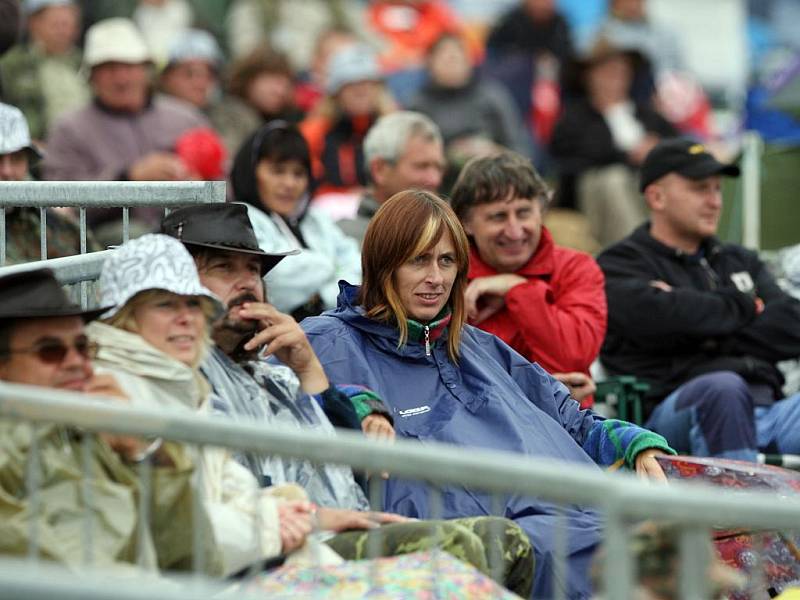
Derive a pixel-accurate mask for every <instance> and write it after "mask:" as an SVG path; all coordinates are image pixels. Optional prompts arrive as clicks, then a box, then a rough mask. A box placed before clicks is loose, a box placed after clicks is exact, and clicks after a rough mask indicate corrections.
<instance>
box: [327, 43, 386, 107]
mask: <svg viewBox="0 0 800 600" xmlns="http://www.w3.org/2000/svg"><path fill="white" fill-rule="evenodd" d="M382 79H383V76H382V75H381V70H380V67H379V66H378V58H377V56H375V53H374V52H373V51H372V48H370V47H369V46H367V45H366V44H352V45H350V46H345V47H344V48H342V49H341V50H339V51H338V52H337V53H336V54H334V55H333V56H332V57H331V59H330V62H329V63H328V78H327V83H326V84H325V91H326V92H327V93H328V94H329V95H331V96H335V95H336V94H338V93H339V90H341V89H342V88H343V87H344V86H346V85H347V84H349V83H357V82H359V81H381V80H382Z"/></svg>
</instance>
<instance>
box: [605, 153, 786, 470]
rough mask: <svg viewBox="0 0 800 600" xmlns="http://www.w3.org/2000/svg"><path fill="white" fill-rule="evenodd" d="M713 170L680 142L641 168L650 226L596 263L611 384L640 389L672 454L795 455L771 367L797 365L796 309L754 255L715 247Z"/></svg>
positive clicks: (726, 172)
mask: <svg viewBox="0 0 800 600" xmlns="http://www.w3.org/2000/svg"><path fill="white" fill-rule="evenodd" d="M738 175H739V168H738V167H736V166H735V165H729V164H724V163H720V162H718V161H717V160H716V159H715V158H714V157H713V156H712V155H711V154H710V153H709V152H708V150H707V149H706V148H705V147H704V146H703V145H702V144H699V143H697V142H695V141H693V140H690V139H687V138H673V139H669V140H665V141H662V142H661V143H659V144H658V145H657V146H656V147H655V148H653V150H651V151H650V153H649V154H648V155H647V157H646V158H645V160H644V163H643V165H642V169H641V185H640V188H641V191H642V192H643V194H644V196H645V200H646V201H647V204H648V206H649V208H650V221H649V222H647V223H645V224H644V225H642V226H641V227H639V228H638V229H636V230H635V231H634V232H633V233H632V234H631V235H630V236H629V237H628V238H626V239H624V240H623V241H621V242H619V243H618V244H615V245H614V246H612V247H611V248H609V249H607V250H606V251H605V252H603V253H602V254H601V255H600V256H599V257H598V262H599V264H600V267H601V268H602V269H603V272H604V273H605V276H606V293H607V296H608V312H609V322H608V335H607V337H606V341H605V344H604V346H603V349H602V351H601V359H602V362H603V364H604V365H605V366H606V368H607V369H608V370H609V371H610V372H612V373H620V374H631V375H635V376H637V377H639V378H640V379H642V380H644V381H645V382H647V383H649V384H650V391H649V393H648V396H647V404H646V415H647V417H648V419H647V422H646V423H645V426H646V427H648V428H650V429H652V430H653V431H656V432H658V433H660V434H662V435H664V436H665V437H666V438H667V440H668V441H669V443H670V445H671V446H672V447H673V448H675V449H676V450H678V451H679V452H686V453H691V454H695V455H700V456H703V455H705V456H719V457H726V458H736V459H742V460H751V461H754V460H756V458H757V453H758V452H780V453H798V452H800V395H795V396H792V397H790V398H787V399H783V400H781V398H782V392H781V386H782V385H783V377H782V376H781V373H780V371H779V370H778V369H777V368H776V366H775V363H776V362H777V361H780V360H783V359H788V358H796V357H798V356H800V302H798V301H797V300H795V299H793V298H791V297H790V296H789V295H787V294H785V293H784V292H783V291H782V290H781V289H780V288H779V287H778V285H777V284H776V282H775V280H774V279H773V278H772V276H771V275H770V273H769V271H768V270H767V268H766V267H765V265H764V264H763V263H762V262H761V261H760V260H759V258H758V255H757V254H756V253H755V252H752V251H750V250H747V249H745V248H743V247H741V246H738V245H735V244H723V243H721V242H720V241H719V240H718V239H717V238H716V237H715V234H716V231H717V226H718V223H719V218H720V214H721V212H722V193H721V186H720V182H721V177H722V176H729V177H736V176H738Z"/></svg>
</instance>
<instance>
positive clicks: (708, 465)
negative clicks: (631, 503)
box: [658, 456, 800, 600]
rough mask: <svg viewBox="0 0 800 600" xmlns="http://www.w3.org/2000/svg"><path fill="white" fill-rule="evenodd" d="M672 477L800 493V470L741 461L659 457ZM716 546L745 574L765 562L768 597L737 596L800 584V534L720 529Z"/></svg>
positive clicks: (772, 593) (753, 599) (771, 593)
mask: <svg viewBox="0 0 800 600" xmlns="http://www.w3.org/2000/svg"><path fill="white" fill-rule="evenodd" d="M658 461H659V463H660V464H661V467H662V468H663V469H664V472H665V473H666V474H667V478H669V479H696V480H702V481H705V482H707V483H709V484H711V485H718V486H722V487H728V488H738V489H749V490H773V491H774V492H776V500H777V499H778V498H780V497H781V496H790V495H795V494H798V493H800V473H798V472H796V471H790V470H788V469H781V468H779V467H772V466H768V465H759V464H755V463H751V462H745V461H739V460H726V459H721V458H695V457H691V456H659V457H658ZM714 545H715V546H716V549H717V552H718V553H719V555H720V557H721V558H722V560H723V561H724V562H725V563H727V564H729V565H730V566H732V567H735V568H737V569H739V570H741V571H743V572H745V573H748V574H749V573H751V571H752V569H753V568H754V567H756V566H757V565H758V564H759V563H760V564H761V567H762V569H763V574H764V579H765V582H766V585H767V588H768V589H767V590H765V591H764V594H763V595H760V596H754V595H752V594H751V595H749V596H748V595H745V594H740V595H735V596H732V598H735V599H737V600H745V599H748V598H749V599H750V600H761V599H762V598H771V597H774V596H775V595H777V593H778V592H781V591H783V590H784V589H786V588H787V587H790V586H791V585H798V584H800V537H798V534H797V532H785V531H762V532H752V531H743V530H737V531H732V530H717V531H715V532H714Z"/></svg>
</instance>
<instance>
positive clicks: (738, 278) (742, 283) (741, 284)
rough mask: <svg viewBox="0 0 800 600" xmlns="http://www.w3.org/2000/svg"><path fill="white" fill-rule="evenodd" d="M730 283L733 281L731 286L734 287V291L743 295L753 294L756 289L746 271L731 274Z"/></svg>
mask: <svg viewBox="0 0 800 600" xmlns="http://www.w3.org/2000/svg"><path fill="white" fill-rule="evenodd" d="M731 281H733V285H735V286H736V289H737V290H739V291H740V292H742V293H744V294H749V293H750V292H754V291H755V289H756V286H755V284H754V283H753V278H752V277H750V273H748V272H747V271H740V272H738V273H731Z"/></svg>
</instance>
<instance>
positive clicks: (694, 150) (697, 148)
mask: <svg viewBox="0 0 800 600" xmlns="http://www.w3.org/2000/svg"><path fill="white" fill-rule="evenodd" d="M705 151H706V147H705V146H703V144H695V145H694V146H689V154H702V153H703V152H705Z"/></svg>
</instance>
